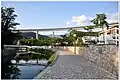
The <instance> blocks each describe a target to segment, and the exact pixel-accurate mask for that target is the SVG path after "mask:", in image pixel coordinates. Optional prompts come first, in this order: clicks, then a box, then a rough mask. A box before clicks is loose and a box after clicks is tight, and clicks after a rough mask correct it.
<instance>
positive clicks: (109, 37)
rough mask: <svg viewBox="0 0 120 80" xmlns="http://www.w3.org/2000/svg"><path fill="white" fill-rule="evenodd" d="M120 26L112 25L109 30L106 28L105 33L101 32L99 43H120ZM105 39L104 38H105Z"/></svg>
mask: <svg viewBox="0 0 120 80" xmlns="http://www.w3.org/2000/svg"><path fill="white" fill-rule="evenodd" d="M118 25H119V24H118V23H111V24H110V25H109V28H106V27H104V31H101V32H100V36H99V41H103V42H104V43H105V44H116V45H118V42H119V40H118V39H119V38H118V37H119V26H118ZM103 37H104V38H103Z"/></svg>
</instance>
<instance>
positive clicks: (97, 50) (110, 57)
mask: <svg viewBox="0 0 120 80" xmlns="http://www.w3.org/2000/svg"><path fill="white" fill-rule="evenodd" d="M84 50H85V51H84V54H83V55H84V57H85V58H87V59H88V60H89V61H91V62H93V63H95V64H97V65H98V66H101V67H103V68H104V69H106V70H107V71H109V72H110V73H113V74H115V75H116V76H118V52H117V51H118V48H117V46H116V45H89V46H88V47H84ZM80 52H81V50H80Z"/></svg>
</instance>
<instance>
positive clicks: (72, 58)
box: [41, 51, 116, 80]
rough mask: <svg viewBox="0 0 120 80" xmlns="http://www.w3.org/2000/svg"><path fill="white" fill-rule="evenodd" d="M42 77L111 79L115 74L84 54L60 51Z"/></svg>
mask: <svg viewBox="0 0 120 80" xmlns="http://www.w3.org/2000/svg"><path fill="white" fill-rule="evenodd" d="M41 79H110V80H116V78H115V76H114V75H112V74H110V73H109V72H106V71H105V70H104V69H102V68H100V67H98V66H96V65H94V64H93V63H91V62H89V61H88V60H87V59H85V58H84V57H83V56H79V55H74V54H71V52H67V51H59V57H58V59H57V61H56V62H55V64H54V65H53V66H51V68H50V69H49V70H48V71H47V72H46V73H45V74H44V75H43V76H42V77H41Z"/></svg>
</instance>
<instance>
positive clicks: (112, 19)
mask: <svg viewBox="0 0 120 80" xmlns="http://www.w3.org/2000/svg"><path fill="white" fill-rule="evenodd" d="M118 15H119V14H118V13H113V14H107V22H108V23H114V22H118Z"/></svg>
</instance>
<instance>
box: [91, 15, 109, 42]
mask: <svg viewBox="0 0 120 80" xmlns="http://www.w3.org/2000/svg"><path fill="white" fill-rule="evenodd" d="M106 19H107V17H106V14H105V13H102V14H96V18H94V19H93V20H91V22H93V24H95V25H96V27H100V28H102V30H103V31H104V27H103V26H104V25H106V26H107V28H108V27H109V26H108V23H107V21H106ZM103 40H104V34H103Z"/></svg>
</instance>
